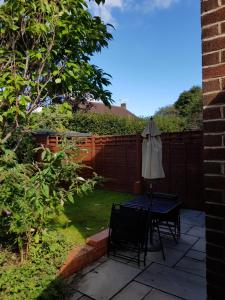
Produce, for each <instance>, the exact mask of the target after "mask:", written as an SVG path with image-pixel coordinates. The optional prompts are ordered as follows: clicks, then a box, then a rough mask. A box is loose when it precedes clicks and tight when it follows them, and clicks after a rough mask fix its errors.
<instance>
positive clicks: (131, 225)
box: [110, 204, 149, 244]
mask: <svg viewBox="0 0 225 300" xmlns="http://www.w3.org/2000/svg"><path fill="white" fill-rule="evenodd" d="M148 216H149V215H148V211H146V210H141V209H135V208H130V207H125V206H122V205H115V204H113V205H112V210H111V218H110V236H111V239H112V240H114V241H124V242H131V243H137V244H138V243H144V242H145V240H146V238H147V234H148V225H149V220H148V219H149V217H148Z"/></svg>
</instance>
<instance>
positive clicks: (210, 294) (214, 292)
mask: <svg viewBox="0 0 225 300" xmlns="http://www.w3.org/2000/svg"><path fill="white" fill-rule="evenodd" d="M213 274H215V276H214V280H213V283H211V280H210V281H209V280H208V278H207V280H208V281H207V300H218V299H225V288H224V284H219V283H218V282H217V281H216V278H217V277H218V276H220V275H219V274H217V273H213ZM211 277H212V276H211ZM215 281H216V282H217V284H214V282H215Z"/></svg>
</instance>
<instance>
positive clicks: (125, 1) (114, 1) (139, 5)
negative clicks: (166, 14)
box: [89, 0, 179, 25]
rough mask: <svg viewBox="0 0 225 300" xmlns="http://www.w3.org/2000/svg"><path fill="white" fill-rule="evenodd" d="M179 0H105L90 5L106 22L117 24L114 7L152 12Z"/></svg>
mask: <svg viewBox="0 0 225 300" xmlns="http://www.w3.org/2000/svg"><path fill="white" fill-rule="evenodd" d="M178 1H179V0H105V4H101V5H97V4H96V3H95V2H94V1H91V2H90V4H89V7H90V9H91V11H92V13H93V14H94V15H98V16H100V17H101V18H102V19H103V20H104V21H105V22H106V23H111V24H113V25H116V20H115V18H114V17H113V11H114V9H119V10H121V11H135V10H136V11H139V12H145V13H146V12H147V13H148V12H151V11H153V10H155V9H168V8H169V7H170V6H171V5H173V4H174V3H177V2H178Z"/></svg>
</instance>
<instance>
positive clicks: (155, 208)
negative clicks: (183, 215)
mask: <svg viewBox="0 0 225 300" xmlns="http://www.w3.org/2000/svg"><path fill="white" fill-rule="evenodd" d="M123 205H124V206H126V207H133V208H141V209H146V210H150V212H152V213H155V214H168V213H170V212H172V211H173V210H174V209H176V208H178V207H180V206H181V201H178V200H173V199H167V198H165V199H163V198H162V197H160V198H157V197H154V196H153V197H152V198H149V196H148V195H141V196H138V197H137V198H134V199H132V200H129V201H127V202H125V203H124V204H123Z"/></svg>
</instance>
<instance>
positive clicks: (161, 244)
mask: <svg viewBox="0 0 225 300" xmlns="http://www.w3.org/2000/svg"><path fill="white" fill-rule="evenodd" d="M156 227H157V231H158V236H159V242H160V247H161V250H162V255H163V259H164V260H166V256H165V252H164V247H163V243H162V238H161V234H160V230H159V222H158V221H156Z"/></svg>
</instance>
